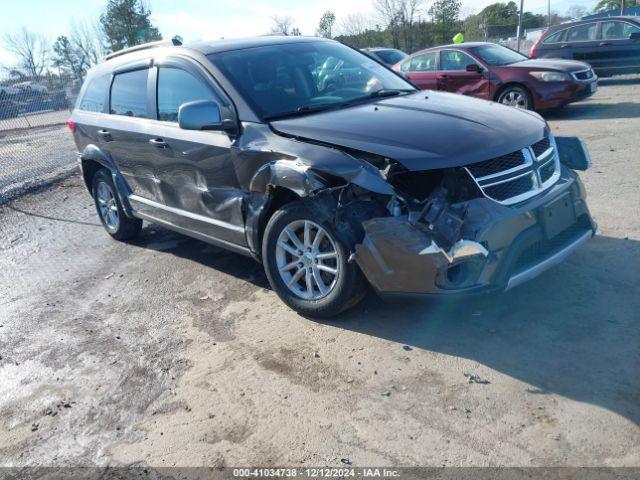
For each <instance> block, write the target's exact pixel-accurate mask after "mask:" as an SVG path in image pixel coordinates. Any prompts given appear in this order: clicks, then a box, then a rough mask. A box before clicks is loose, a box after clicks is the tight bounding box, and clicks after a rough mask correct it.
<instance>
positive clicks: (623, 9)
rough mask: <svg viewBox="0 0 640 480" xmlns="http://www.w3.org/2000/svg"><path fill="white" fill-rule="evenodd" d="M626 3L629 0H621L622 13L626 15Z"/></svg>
mask: <svg viewBox="0 0 640 480" xmlns="http://www.w3.org/2000/svg"><path fill="white" fill-rule="evenodd" d="M626 3H627V2H626V1H625V0H621V2H620V15H624V12H625V11H626V10H627V8H626V7H627V5H626Z"/></svg>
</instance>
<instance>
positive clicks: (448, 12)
mask: <svg viewBox="0 0 640 480" xmlns="http://www.w3.org/2000/svg"><path fill="white" fill-rule="evenodd" d="M461 6H462V2H461V1H460V0H436V1H435V2H433V4H432V5H431V8H430V9H429V14H430V15H431V17H432V18H433V23H434V27H435V38H436V39H438V40H440V41H442V43H448V42H450V41H451V37H452V36H453V34H454V30H455V26H456V24H457V21H458V16H459V15H460V7H461Z"/></svg>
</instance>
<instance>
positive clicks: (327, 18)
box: [316, 10, 336, 38]
mask: <svg viewBox="0 0 640 480" xmlns="http://www.w3.org/2000/svg"><path fill="white" fill-rule="evenodd" d="M335 22H336V16H335V14H334V13H333V12H332V11H331V10H327V11H326V12H324V13H323V14H322V17H320V23H319V24H318V29H317V30H316V35H317V36H318V37H324V38H333V35H332V30H333V24H334V23H335Z"/></svg>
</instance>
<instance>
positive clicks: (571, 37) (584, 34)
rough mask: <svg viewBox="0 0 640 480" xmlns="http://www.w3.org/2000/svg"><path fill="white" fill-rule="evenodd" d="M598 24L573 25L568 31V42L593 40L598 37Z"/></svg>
mask: <svg viewBox="0 0 640 480" xmlns="http://www.w3.org/2000/svg"><path fill="white" fill-rule="evenodd" d="M597 31H598V24H596V23H587V24H585V25H578V26H577V27H572V28H570V29H569V30H568V31H567V40H566V41H567V42H592V41H594V40H595V39H596V32H597Z"/></svg>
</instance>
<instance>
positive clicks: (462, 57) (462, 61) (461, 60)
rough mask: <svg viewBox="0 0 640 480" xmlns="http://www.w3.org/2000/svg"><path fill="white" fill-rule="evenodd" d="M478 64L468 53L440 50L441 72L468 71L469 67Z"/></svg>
mask: <svg viewBox="0 0 640 480" xmlns="http://www.w3.org/2000/svg"><path fill="white" fill-rule="evenodd" d="M472 63H477V62H476V61H475V60H474V59H473V58H471V57H470V56H469V55H467V54H466V53H463V52H460V51H458V50H440V70H466V69H467V65H471V64H472Z"/></svg>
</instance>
